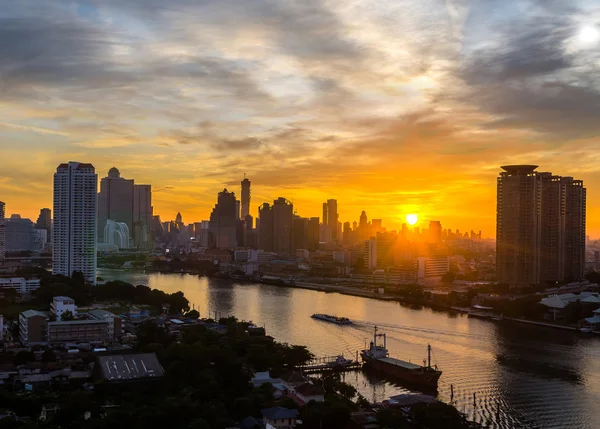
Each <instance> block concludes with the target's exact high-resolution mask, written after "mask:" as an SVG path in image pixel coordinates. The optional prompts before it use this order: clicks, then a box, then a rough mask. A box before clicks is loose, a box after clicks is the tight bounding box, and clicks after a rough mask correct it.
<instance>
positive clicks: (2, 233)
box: [0, 201, 6, 266]
mask: <svg viewBox="0 0 600 429" xmlns="http://www.w3.org/2000/svg"><path fill="white" fill-rule="evenodd" d="M5 213H6V204H4V202H2V201H0V266H2V265H3V264H4V258H5V257H6V220H5Z"/></svg>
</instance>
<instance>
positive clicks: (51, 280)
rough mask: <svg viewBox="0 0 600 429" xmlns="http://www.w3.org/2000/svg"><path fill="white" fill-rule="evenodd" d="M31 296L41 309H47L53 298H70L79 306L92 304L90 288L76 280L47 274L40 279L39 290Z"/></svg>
mask: <svg viewBox="0 0 600 429" xmlns="http://www.w3.org/2000/svg"><path fill="white" fill-rule="evenodd" d="M79 280H81V279H79ZM33 295H34V297H35V298H36V300H37V301H38V304H39V305H40V307H43V308H48V307H49V306H50V303H51V302H52V298H54V297H55V296H68V297H71V298H73V299H74V300H75V303H76V304H77V305H79V306H82V305H89V304H90V303H91V302H92V286H90V285H89V284H88V283H85V282H83V283H82V282H80V281H78V280H77V279H76V278H75V279H73V278H69V277H65V276H60V275H50V274H47V275H46V276H44V277H43V278H42V279H41V281H40V288H39V289H38V290H36V291H35V292H34V293H33Z"/></svg>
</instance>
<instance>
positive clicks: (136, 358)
mask: <svg viewBox="0 0 600 429" xmlns="http://www.w3.org/2000/svg"><path fill="white" fill-rule="evenodd" d="M96 364H97V365H100V368H101V370H102V375H103V376H104V378H105V379H106V380H108V381H129V380H139V379H145V378H158V377H162V376H163V375H164V374H165V372H164V370H163V368H162V366H161V365H160V362H159V361H158V358H157V357H156V354H154V353H136V354H120V355H109V356H98V359H97V363H96Z"/></svg>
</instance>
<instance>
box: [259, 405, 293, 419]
mask: <svg viewBox="0 0 600 429" xmlns="http://www.w3.org/2000/svg"><path fill="white" fill-rule="evenodd" d="M260 412H261V414H262V415H263V417H265V418H267V419H268V420H281V419H295V418H296V417H298V410H294V409H291V408H283V407H273V408H265V409H264V410H260Z"/></svg>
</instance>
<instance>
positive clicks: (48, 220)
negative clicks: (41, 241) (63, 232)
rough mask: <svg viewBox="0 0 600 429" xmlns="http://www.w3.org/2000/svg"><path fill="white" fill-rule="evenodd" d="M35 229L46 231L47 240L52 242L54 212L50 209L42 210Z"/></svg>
mask: <svg viewBox="0 0 600 429" xmlns="http://www.w3.org/2000/svg"><path fill="white" fill-rule="evenodd" d="M35 229H45V230H46V240H47V241H48V242H49V243H50V242H51V241H52V211H51V210H50V209H41V210H40V215H39V216H38V218H37V222H36V223H35Z"/></svg>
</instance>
